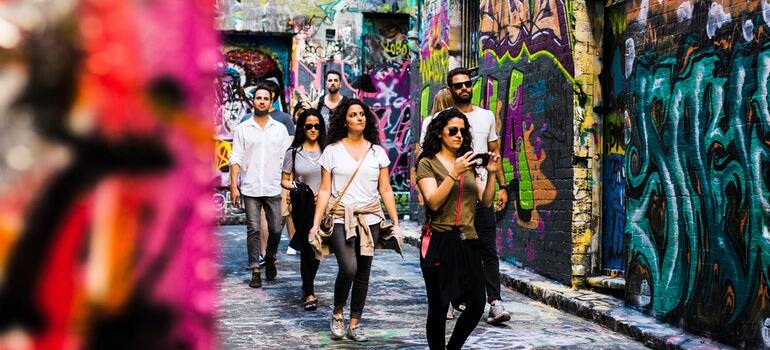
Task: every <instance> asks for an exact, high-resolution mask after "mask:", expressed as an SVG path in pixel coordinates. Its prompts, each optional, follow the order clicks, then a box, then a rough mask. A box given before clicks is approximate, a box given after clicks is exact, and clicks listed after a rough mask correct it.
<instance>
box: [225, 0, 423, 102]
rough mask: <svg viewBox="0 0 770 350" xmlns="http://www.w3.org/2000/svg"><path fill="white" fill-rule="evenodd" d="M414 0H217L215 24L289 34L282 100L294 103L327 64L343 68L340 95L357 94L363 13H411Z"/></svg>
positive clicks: (313, 90) (319, 81)
mask: <svg viewBox="0 0 770 350" xmlns="http://www.w3.org/2000/svg"><path fill="white" fill-rule="evenodd" d="M415 4H416V0H334V1H327V0H314V1H304V0H303V1H300V0H289V1H273V0H266V1H249V2H241V1H234V0H217V6H216V13H217V28H218V29H219V30H223V31H248V32H269V33H288V34H291V35H293V37H294V40H293V45H292V46H293V52H292V56H291V57H292V58H291V59H290V60H287V61H285V62H291V69H290V70H289V71H290V78H289V83H288V85H289V89H287V90H288V91H287V96H290V97H291V101H290V103H288V104H290V105H294V103H296V102H297V101H299V100H307V101H312V100H315V99H317V98H318V97H319V96H321V95H322V94H323V88H324V84H323V76H324V73H326V71H327V70H332V69H333V70H337V71H339V72H342V73H343V77H342V78H343V79H342V80H343V83H342V86H341V92H342V93H343V94H344V95H346V96H356V95H358V90H359V89H360V88H361V87H360V79H361V74H362V67H361V37H362V34H363V33H362V31H361V28H362V26H363V22H362V21H363V14H364V13H391V14H404V15H409V16H411V17H413V18H416V6H415ZM397 45H401V42H398V43H397ZM390 49H394V50H403V47H401V48H399V47H391V48H390ZM359 97H361V96H359ZM287 102H289V101H287Z"/></svg>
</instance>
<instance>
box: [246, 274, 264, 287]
mask: <svg viewBox="0 0 770 350" xmlns="http://www.w3.org/2000/svg"><path fill="white" fill-rule="evenodd" d="M249 287H251V288H260V287H262V276H261V275H260V274H259V270H254V271H252V272H251V282H249Z"/></svg>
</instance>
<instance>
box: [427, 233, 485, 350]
mask: <svg viewBox="0 0 770 350" xmlns="http://www.w3.org/2000/svg"><path fill="white" fill-rule="evenodd" d="M479 243H480V242H479V240H467V241H463V242H462V247H463V249H468V250H470V251H469V253H468V256H470V257H471V258H476V259H481V257H480V256H479V251H478V247H479ZM472 266H475V268H473V269H474V270H478V271H475V272H476V273H471V274H469V276H467V278H470V279H472V281H470V285H471V286H472V288H471V289H470V290H468V291H467V294H466V298H464V299H463V300H462V301H464V302H465V311H463V312H462V314H460V317H458V318H457V322H456V323H455V328H454V330H453V331H452V336H451V337H450V338H449V343H447V344H446V347H445V346H444V341H445V340H446V314H447V311H448V310H449V303H446V304H445V303H443V302H442V301H441V289H440V287H441V286H440V285H439V281H440V280H439V277H440V272H439V269H438V268H433V267H427V268H426V267H423V268H422V276H423V278H424V279H425V289H426V291H427V294H428V320H427V322H426V324H425V328H426V331H427V336H428V346H429V347H430V349H431V350H433V349H445V348H446V349H461V348H462V346H463V344H465V341H466V340H467V339H468V337H469V336H470V335H471V333H472V332H473V330H474V329H475V328H476V325H477V324H478V323H479V320H480V319H481V315H483V314H484V304H485V303H484V278H483V277H482V276H483V273H482V271H480V270H481V264H472Z"/></svg>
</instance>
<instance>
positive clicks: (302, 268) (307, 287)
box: [295, 233, 321, 298]
mask: <svg viewBox="0 0 770 350" xmlns="http://www.w3.org/2000/svg"><path fill="white" fill-rule="evenodd" d="M295 234H296V233H295ZM299 258H300V260H299V273H300V276H302V292H303V294H304V295H303V297H305V298H307V296H308V295H315V289H314V288H313V281H315V275H316V273H317V272H318V265H319V264H320V263H321V262H320V261H318V260H316V259H315V252H314V251H313V247H312V246H310V244H304V245H302V250H301V251H300V256H299Z"/></svg>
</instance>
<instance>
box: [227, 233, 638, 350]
mask: <svg viewBox="0 0 770 350" xmlns="http://www.w3.org/2000/svg"><path fill="white" fill-rule="evenodd" d="M219 235H220V242H221V243H220V244H221V248H222V256H221V259H222V260H221V261H222V282H221V283H222V284H221V286H220V293H221V294H220V303H221V304H220V307H219V310H220V312H219V331H220V337H221V343H222V348H223V349H318V348H328V349H425V348H426V341H425V339H424V338H425V335H424V332H425V331H424V323H425V314H426V309H425V308H426V307H427V304H426V302H425V296H424V289H423V288H424V286H423V281H422V277H421V274H420V271H419V266H418V261H417V249H416V248H414V247H411V246H408V247H407V250H406V253H405V254H404V259H403V260H402V259H401V257H399V256H398V254H396V253H394V252H391V251H386V252H380V253H379V255H377V256H376V258H375V259H374V266H373V268H372V277H371V281H370V283H371V284H370V288H369V297H368V300H367V304H366V308H365V310H364V318H363V321H362V325H363V326H364V327H365V329H366V333H367V335H368V337H369V341H368V342H366V343H353V342H352V341H349V340H341V341H335V340H331V339H330V338H329V318H330V317H331V314H330V310H331V305H330V301H331V300H332V289H333V285H334V277H335V274H336V271H337V266H336V265H337V263H336V261H335V260H334V257H333V256H331V257H329V258H328V259H325V260H324V261H323V262H321V267H320V269H319V271H318V277H317V278H316V294H317V295H318V297H319V308H318V310H316V311H312V312H307V311H304V310H302V307H301V301H300V295H301V294H300V290H299V286H300V284H301V282H300V277H299V257H298V256H289V255H286V254H285V252H286V247H287V244H288V240H287V239H286V237H285V236H286V235H285V234H284V237H283V240H282V241H281V247H280V249H279V252H280V253H279V257H278V260H279V262H278V279H277V280H276V281H274V282H266V281H265V282H264V285H263V287H262V288H261V289H252V288H249V287H248V285H247V284H248V280H249V278H250V273H249V271H248V270H247V269H245V268H244V265H245V256H246V244H245V237H246V235H245V227H243V226H223V227H221V228H220V229H219ZM503 298H504V299H505V306H506V308H507V309H508V310H509V311H510V312H511V313H512V315H513V319H512V320H511V321H510V322H508V324H507V325H505V326H502V327H496V326H490V325H487V324H486V323H484V322H481V323H480V324H479V326H478V328H476V330H475V331H474V332H473V334H472V336H471V338H470V339H469V340H468V342H467V343H466V348H468V349H553V348H559V349H564V348H567V349H643V348H644V347H643V346H642V345H641V344H639V343H637V342H635V341H633V340H631V339H629V338H627V337H624V336H621V335H618V334H615V333H613V332H612V331H610V330H607V329H604V328H602V327H600V326H598V325H595V324H593V323H591V322H588V321H586V320H583V319H581V318H578V317H576V316H573V315H569V314H565V313H563V312H560V311H559V310H556V309H553V308H551V307H548V306H545V305H542V304H540V303H538V302H535V301H533V300H531V299H529V298H527V297H526V296H523V295H521V294H519V293H515V292H513V291H510V290H504V294H503ZM346 311H347V309H346ZM485 315H486V314H485ZM346 318H347V314H346ZM453 325H454V321H450V323H449V325H448V329H451V327H452V326H453Z"/></svg>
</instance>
